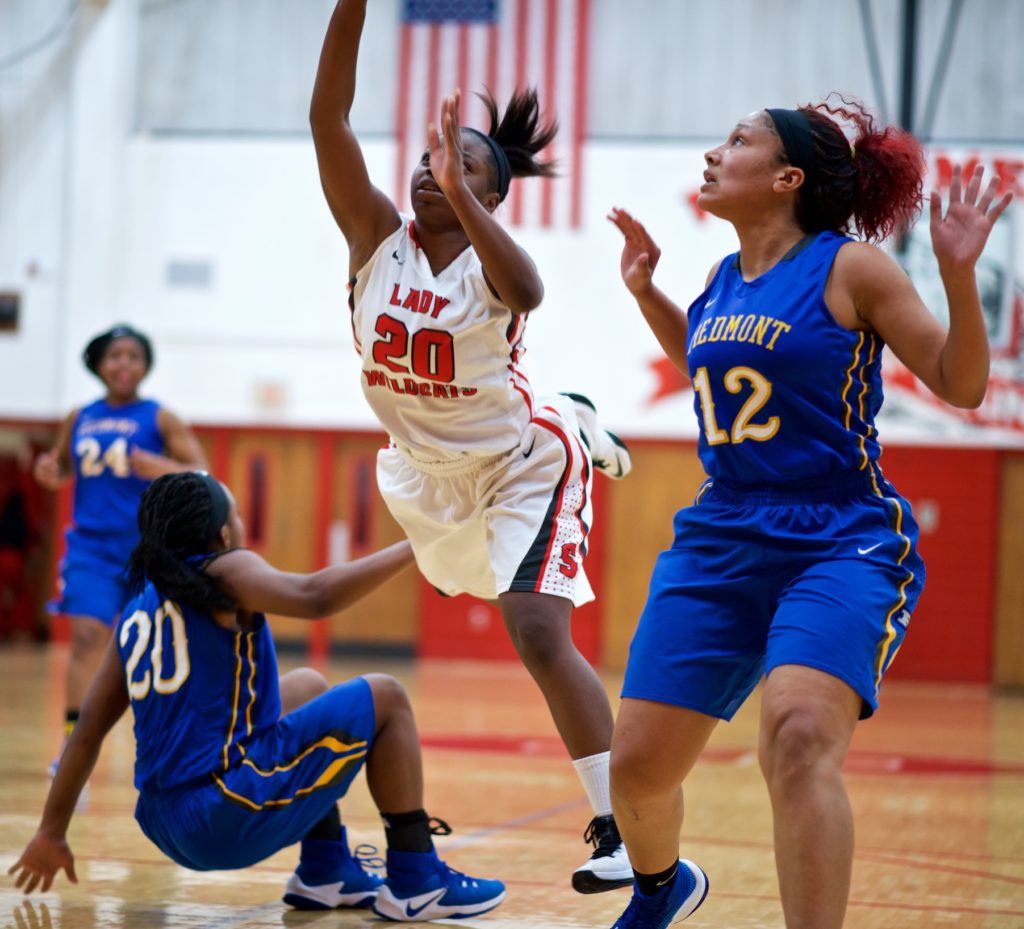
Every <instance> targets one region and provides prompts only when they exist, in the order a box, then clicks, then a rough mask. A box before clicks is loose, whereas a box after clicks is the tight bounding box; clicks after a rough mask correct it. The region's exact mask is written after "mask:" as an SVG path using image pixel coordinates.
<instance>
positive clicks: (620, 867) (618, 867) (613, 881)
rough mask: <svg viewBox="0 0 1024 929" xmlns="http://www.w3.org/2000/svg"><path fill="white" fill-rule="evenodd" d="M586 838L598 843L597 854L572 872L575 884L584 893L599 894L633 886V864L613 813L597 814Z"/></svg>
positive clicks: (591, 822) (578, 890) (588, 827)
mask: <svg viewBox="0 0 1024 929" xmlns="http://www.w3.org/2000/svg"><path fill="white" fill-rule="evenodd" d="M583 838H584V841H587V842H590V843H592V844H593V846H594V854H592V855H591V856H590V859H589V860H588V861H587V862H586V863H585V864H582V865H580V866H579V867H578V868H577V869H576V870H575V871H574V872H573V875H572V886H573V889H574V890H575V891H577V892H578V893H581V894H599V893H603V892H604V891H606V890H615V889H616V888H619V887H632V886H633V868H632V866H631V865H630V863H629V854H628V853H627V852H626V846H625V845H624V844H623V843H622V838H621V836H620V835H619V828H618V826H616V825H615V819H614V818H613V817H611V816H595V817H594V818H593V819H592V820H591V821H590V825H589V826H587V831H586V832H585V833H584V834H583Z"/></svg>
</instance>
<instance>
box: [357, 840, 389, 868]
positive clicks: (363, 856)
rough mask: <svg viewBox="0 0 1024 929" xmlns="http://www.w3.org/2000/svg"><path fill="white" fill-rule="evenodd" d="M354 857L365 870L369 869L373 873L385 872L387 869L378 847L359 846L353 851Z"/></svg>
mask: <svg viewBox="0 0 1024 929" xmlns="http://www.w3.org/2000/svg"><path fill="white" fill-rule="evenodd" d="M352 857H353V858H354V859H355V860H356V863H357V864H358V865H359V867H361V868H363V869H364V870H366V869H367V868H369V869H371V870H373V871H383V870H384V868H385V867H386V862H385V861H384V859H383V858H382V857H381V854H380V849H379V848H377V846H376V845H369V844H363V845H357V846H356V847H355V848H354V849H353V850H352Z"/></svg>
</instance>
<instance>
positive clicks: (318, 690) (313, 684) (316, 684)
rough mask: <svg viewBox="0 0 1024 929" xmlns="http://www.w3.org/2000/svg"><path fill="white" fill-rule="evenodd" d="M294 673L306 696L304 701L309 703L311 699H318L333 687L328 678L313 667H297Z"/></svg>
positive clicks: (298, 685) (299, 686)
mask: <svg viewBox="0 0 1024 929" xmlns="http://www.w3.org/2000/svg"><path fill="white" fill-rule="evenodd" d="M292 674H293V675H294V677H295V682H296V685H297V687H298V688H299V689H301V691H302V695H303V697H304V698H305V699H304V700H303V703H308V702H309V701H310V700H314V699H316V698H317V697H319V696H320V695H321V694H325V693H327V691H328V690H330V689H331V685H330V684H329V683H327V678H326V677H324V676H323V675H322V674H321V673H320V672H319V671H314V670H313V669H312V668H297V669H296V670H294V671H293V672H292Z"/></svg>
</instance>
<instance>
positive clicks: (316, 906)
mask: <svg viewBox="0 0 1024 929" xmlns="http://www.w3.org/2000/svg"><path fill="white" fill-rule="evenodd" d="M353 896H355V895H354V894H353ZM281 899H282V900H283V901H284V902H285V903H286V904H288V906H290V907H292V908H293V909H296V910H368V909H370V907H371V906H373V902H374V901H375V900H376V899H377V895H376V894H371V895H369V896H364V897H363V898H362V899H361V900H359V901H358V902H355V903H347V902H344V901H343V902H341V903H336V904H334V905H333V906H332V905H331V904H330V903H321V902H320V901H319V900H314V899H312V898H311V897H302V896H299V894H285V895H284V896H283V897H282V898H281Z"/></svg>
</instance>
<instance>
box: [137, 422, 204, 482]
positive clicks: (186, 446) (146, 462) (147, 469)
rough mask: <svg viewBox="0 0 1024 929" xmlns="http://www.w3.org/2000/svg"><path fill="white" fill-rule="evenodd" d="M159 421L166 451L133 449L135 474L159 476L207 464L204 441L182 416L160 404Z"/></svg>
mask: <svg viewBox="0 0 1024 929" xmlns="http://www.w3.org/2000/svg"><path fill="white" fill-rule="evenodd" d="M156 424H157V428H158V429H159V430H160V435H161V436H163V440H164V451H165V452H166V454H164V455H156V454H154V453H153V452H147V451H146V450H145V449H142V448H136V449H133V450H132V453H131V455H130V456H129V457H130V459H131V463H132V471H133V472H134V473H135V475H136V476H138V477H144V478H147V479H149V480H156V479H157V478H158V477H163V475H165V474H177V473H179V472H181V471H196V470H198V469H200V468H206V454H205V453H204V452H203V447H202V445H200V444H199V440H198V439H197V438H196V436H195V433H194V432H193V431H192V430H191V429H190V428H189V427H188V425H187V424H186V423H185V422H184V421H183V420H182V419H181V418H180V417H178V416H176V415H175V414H174V413H172V412H171V411H170V410H168V409H165V408H164V407H161V408H160V410H159V411H158V412H157V420H156Z"/></svg>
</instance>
